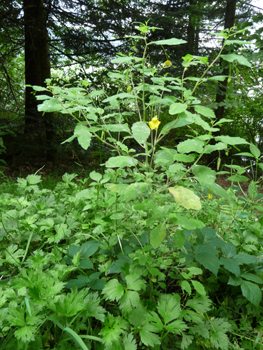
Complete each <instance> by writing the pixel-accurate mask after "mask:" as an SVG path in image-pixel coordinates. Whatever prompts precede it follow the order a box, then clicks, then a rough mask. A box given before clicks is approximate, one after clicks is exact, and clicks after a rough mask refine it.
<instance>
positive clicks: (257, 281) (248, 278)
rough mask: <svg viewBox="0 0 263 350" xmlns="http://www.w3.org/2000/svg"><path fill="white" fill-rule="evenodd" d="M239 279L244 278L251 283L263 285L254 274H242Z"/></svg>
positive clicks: (262, 281) (259, 278)
mask: <svg viewBox="0 0 263 350" xmlns="http://www.w3.org/2000/svg"><path fill="white" fill-rule="evenodd" d="M240 277H242V278H245V279H246V280H248V281H252V282H255V283H258V284H262V283H263V280H262V278H261V277H259V276H257V275H255V274H254V273H249V272H246V273H242V274H241V275H240Z"/></svg>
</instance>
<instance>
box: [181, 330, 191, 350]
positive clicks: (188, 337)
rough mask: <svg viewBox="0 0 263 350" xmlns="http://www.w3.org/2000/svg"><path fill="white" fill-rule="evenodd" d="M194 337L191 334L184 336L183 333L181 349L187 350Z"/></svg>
mask: <svg viewBox="0 0 263 350" xmlns="http://www.w3.org/2000/svg"><path fill="white" fill-rule="evenodd" d="M193 339H194V337H193V336H192V335H189V334H184V333H183V338H182V342H181V349H182V350H187V349H188V348H189V345H191V344H192V342H193Z"/></svg>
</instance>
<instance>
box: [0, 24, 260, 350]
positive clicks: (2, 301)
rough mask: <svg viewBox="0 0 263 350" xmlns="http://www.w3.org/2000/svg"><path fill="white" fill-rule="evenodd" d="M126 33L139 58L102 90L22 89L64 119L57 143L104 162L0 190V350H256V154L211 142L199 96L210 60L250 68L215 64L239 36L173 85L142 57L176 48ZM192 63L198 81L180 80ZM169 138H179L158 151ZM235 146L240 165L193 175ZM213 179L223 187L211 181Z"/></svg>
mask: <svg viewBox="0 0 263 350" xmlns="http://www.w3.org/2000/svg"><path fill="white" fill-rule="evenodd" d="M138 30H139V35H136V36H133V37H132V40H134V41H135V43H136V42H137V41H139V42H143V43H144V47H145V50H144V53H143V55H142V57H138V56H135V55H130V54H129V55H119V56H118V57H117V58H115V59H114V60H112V63H113V65H114V66H115V70H113V71H108V78H109V81H111V84H108V86H105V89H100V90H97V89H95V88H94V87H93V86H92V84H91V83H90V82H89V81H88V80H81V81H80V83H79V84H77V85H76V86H75V87H69V86H63V87H61V86H58V85H55V84H54V83H53V82H52V80H49V81H48V87H47V88H45V87H39V86H34V89H35V91H38V92H40V93H42V95H41V94H39V95H37V98H38V100H39V101H42V103H41V104H39V110H40V111H44V112H60V113H62V114H65V115H67V116H68V117H71V118H74V119H75V120H77V124H76V126H75V129H74V134H73V136H71V137H70V138H68V139H67V140H65V142H67V143H68V142H72V141H73V140H74V139H77V140H78V142H79V144H80V145H81V147H83V149H84V150H87V149H88V148H89V147H90V145H91V143H92V142H93V140H98V142H99V144H100V146H101V147H102V145H106V146H107V147H108V149H111V150H112V151H111V152H112V156H111V157H110V158H109V159H108V160H107V161H106V162H105V164H101V166H102V167H101V172H97V171H92V172H90V174H89V176H88V177H86V178H80V177H79V176H78V175H77V174H67V173H66V174H64V176H63V178H62V181H59V182H57V183H56V184H55V185H54V186H52V188H48V187H46V186H44V185H42V179H41V176H40V175H38V174H37V173H36V174H31V175H28V176H27V177H26V178H18V179H17V182H16V183H10V182H8V181H6V182H3V183H2V184H1V185H0V193H1V195H0V204H1V223H0V247H1V252H2V254H1V257H0V265H1V281H0V282H1V284H0V339H1V343H0V349H1V350H2V349H5V350H6V349H7V350H8V349H10V350H11V349H21V350H26V349H32V350H33V349H34V350H38V349H45V348H50V349H54V350H55V349H56V350H62V349H63V350H65V349H67V350H70V349H78V348H81V349H83V350H87V349H96V350H119V349H120V350H122V349H124V350H136V349H138V350H141V349H154V350H161V349H162V350H166V349H167V350H168V349H182V350H184V349H185V350H187V349H188V350H192V349H195V350H199V349H200V350H201V349H209V350H210V349H222V350H227V349H233V350H234V349H246V350H249V349H257V350H262V341H261V340H262V333H263V323H262V316H261V315H262V306H263V301H262V284H263V253H262V252H263V239H262V230H263V219H262V217H261V213H262V211H263V205H262V200H263V195H262V194H260V191H259V189H260V182H261V178H260V177H258V170H260V169H263V163H262V162H261V159H262V156H261V152H260V150H259V149H258V147H256V146H255V145H254V144H253V143H248V142H247V141H246V140H245V139H243V138H241V137H231V136H229V135H222V134H221V135H220V136H216V134H215V136H214V133H217V132H218V130H219V129H218V126H219V125H221V124H224V123H229V122H231V120H229V119H226V118H224V119H222V120H219V121H215V115H214V112H213V110H212V109H211V108H209V107H208V106H207V105H205V103H204V102H205V98H204V99H203V98H202V95H201V94H200V91H201V90H200V88H201V86H202V84H209V82H210V81H211V82H213V81H217V80H218V79H221V77H218V76H215V75H213V74H211V70H212V72H213V67H214V65H215V62H216V60H218V59H220V58H222V59H224V60H225V61H226V62H230V63H231V62H232V61H236V62H237V64H238V65H241V66H242V65H245V66H246V65H250V63H249V62H248V61H247V59H246V58H245V57H244V56H242V55H239V54H229V55H225V54H222V52H223V49H224V46H227V45H240V44H241V45H242V44H243V42H241V41H240V40H236V39H235V38H234V36H235V35H236V34H240V33H241V32H243V30H242V31H237V33H236V32H235V31H234V30H230V31H223V32H221V33H217V34H216V35H217V37H220V38H223V39H224V45H223V47H222V49H221V51H220V52H219V54H218V55H217V57H216V58H215V59H214V60H213V61H211V63H209V60H208V57H200V56H194V55H187V56H185V57H184V58H183V74H182V76H181V77H180V78H175V77H173V76H170V75H169V69H170V67H171V64H172V63H171V61H170V60H169V59H168V57H167V59H166V60H165V61H164V62H163V65H162V67H158V66H155V67H152V66H151V64H150V62H149V61H148V60H149V58H148V50H150V49H151V47H152V46H155V45H156V46H165V48H167V47H168V49H167V51H169V47H170V46H174V45H176V46H178V45H181V44H183V43H184V41H183V40H181V39H175V38H170V39H167V40H161V41H155V42H149V41H148V39H147V34H148V33H149V32H150V31H154V30H156V28H154V27H150V26H149V25H148V24H147V23H146V24H140V26H139V28H138ZM196 66H198V67H199V66H200V67H203V74H202V75H201V77H200V78H196V77H191V76H189V75H185V73H186V72H187V71H188V69H190V68H191V67H196ZM163 69H164V70H165V74H164V73H163V72H164V71H163ZM209 72H210V73H209ZM208 73H209V74H210V75H209V74H208ZM191 82H192V83H193V85H192V86H191ZM113 84H114V85H115V86H117V91H116V92H115V93H114V94H112V93H108V91H107V88H109V90H110V92H111V85H113ZM47 91H51V92H52V95H50V94H47V95H46V94H45V93H46V92H47ZM167 115H169V116H170V117H171V118H172V120H170V121H168V122H167V123H165V118H166V116H167ZM182 127H187V128H188V130H189V131H188V135H187V136H186V137H184V140H182V141H180V142H178V143H177V144H176V147H174V148H167V147H165V145H164V144H163V146H161V144H162V141H163V140H164V139H165V137H167V136H168V135H169V133H170V132H172V131H173V130H174V129H180V128H182ZM211 141H213V144H209V143H210V142H211ZM240 145H243V146H244V147H246V150H245V152H241V153H240V154H239V155H240V156H243V157H247V158H249V159H251V167H249V168H243V167H241V166H237V165H233V164H229V165H228V167H227V170H226V171H224V172H220V173H216V171H215V170H212V169H210V168H209V167H207V166H204V165H200V164H199V161H200V160H201V158H202V156H203V155H205V154H210V153H212V152H214V151H217V153H218V157H217V159H218V161H217V164H218V167H219V165H220V164H219V163H220V159H221V157H220V154H221V152H226V153H227V152H228V150H229V148H231V147H240ZM101 149H102V148H101ZM254 169H255V172H254ZM249 170H250V171H249ZM222 173H224V174H228V175H230V176H229V180H230V181H231V182H232V186H231V187H230V188H229V189H228V190H226V189H224V188H222V187H221V186H220V185H218V184H217V183H216V175H220V174H222ZM247 176H250V177H251V178H250V185H249V187H248V191H247V193H245V192H240V189H241V187H240V182H242V181H247V180H248V179H249V178H248V177H247ZM234 183H236V184H237V185H234Z"/></svg>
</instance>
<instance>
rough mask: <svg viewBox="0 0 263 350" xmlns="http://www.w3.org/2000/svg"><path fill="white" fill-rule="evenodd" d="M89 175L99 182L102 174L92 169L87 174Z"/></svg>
mask: <svg viewBox="0 0 263 350" xmlns="http://www.w3.org/2000/svg"><path fill="white" fill-rule="evenodd" d="M89 177H90V178H91V179H92V180H94V181H96V182H100V180H101V179H102V175H101V174H100V173H97V172H96V171H92V172H91V173H90V174H89Z"/></svg>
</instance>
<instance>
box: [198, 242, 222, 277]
mask: <svg viewBox="0 0 263 350" xmlns="http://www.w3.org/2000/svg"><path fill="white" fill-rule="evenodd" d="M194 251H195V259H196V260H197V261H198V262H199V263H200V264H201V265H203V266H204V267H205V268H206V269H208V270H209V271H211V272H213V274H214V275H217V273H218V270H219V267H220V263H219V259H218V257H217V254H218V251H217V250H216V249H215V248H213V247H212V246H211V245H209V244H203V245H198V246H196V247H195V249H194Z"/></svg>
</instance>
